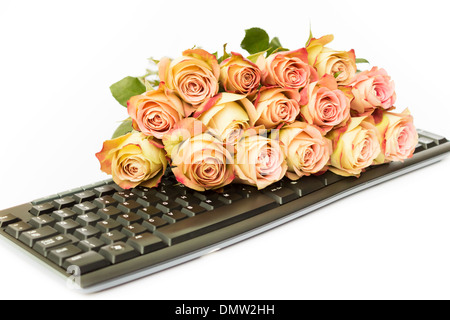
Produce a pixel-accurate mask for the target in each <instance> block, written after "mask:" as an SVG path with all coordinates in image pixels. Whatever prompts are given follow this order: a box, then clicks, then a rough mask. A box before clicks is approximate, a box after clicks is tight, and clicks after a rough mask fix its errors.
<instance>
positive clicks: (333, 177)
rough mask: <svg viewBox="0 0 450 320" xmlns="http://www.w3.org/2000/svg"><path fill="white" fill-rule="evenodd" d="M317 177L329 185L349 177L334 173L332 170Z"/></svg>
mask: <svg viewBox="0 0 450 320" xmlns="http://www.w3.org/2000/svg"><path fill="white" fill-rule="evenodd" d="M315 178H316V179H319V180H320V181H322V183H323V184H324V185H326V186H329V185H331V184H333V183H336V182H338V181H341V180H344V179H346V178H347V177H343V176H339V175H337V174H334V173H333V172H331V171H327V172H325V173H324V174H321V175H319V176H315Z"/></svg>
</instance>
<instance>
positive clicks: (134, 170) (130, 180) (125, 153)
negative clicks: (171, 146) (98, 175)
mask: <svg viewBox="0 0 450 320" xmlns="http://www.w3.org/2000/svg"><path fill="white" fill-rule="evenodd" d="M96 156H97V159H98V160H99V161H100V165H101V170H102V171H103V172H105V173H107V174H110V175H112V177H113V180H114V182H115V183H116V184H117V185H119V186H120V187H122V188H123V189H130V188H134V187H136V186H138V185H142V186H144V187H148V188H152V187H155V186H157V185H158V184H159V182H160V181H161V177H162V176H163V174H164V172H165V170H166V167H167V160H166V153H165V151H164V149H163V147H162V146H161V145H159V144H158V143H156V142H154V141H153V140H151V139H149V137H147V136H145V135H144V134H143V133H141V132H136V131H133V132H130V133H128V134H126V135H124V136H122V137H119V138H116V139H113V140H108V141H105V142H104V143H103V149H102V151H100V152H99V153H97V154H96Z"/></svg>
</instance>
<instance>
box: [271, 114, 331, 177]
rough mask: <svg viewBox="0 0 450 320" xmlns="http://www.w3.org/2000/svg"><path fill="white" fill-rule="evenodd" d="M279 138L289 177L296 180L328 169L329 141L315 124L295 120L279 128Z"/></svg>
mask: <svg viewBox="0 0 450 320" xmlns="http://www.w3.org/2000/svg"><path fill="white" fill-rule="evenodd" d="M279 139H280V142H281V143H282V144H283V146H284V150H285V155H286V161H287V165H288V171H287V172H286V176H287V177H288V178H289V179H291V180H297V179H299V178H301V177H303V176H309V175H311V174H315V173H319V172H322V171H327V170H328V167H327V164H328V161H329V160H330V155H331V153H332V146H331V141H330V140H329V139H327V138H325V137H324V136H322V133H321V131H320V130H319V129H317V128H316V127H315V126H313V125H310V124H307V123H305V122H300V121H296V122H294V123H293V124H290V125H288V126H286V127H283V128H282V129H281V130H280V132H279Z"/></svg>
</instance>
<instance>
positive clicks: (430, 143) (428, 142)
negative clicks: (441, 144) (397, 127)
mask: <svg viewBox="0 0 450 320" xmlns="http://www.w3.org/2000/svg"><path fill="white" fill-rule="evenodd" d="M419 143H420V144H421V145H422V146H423V147H424V148H425V149H430V148H433V147H436V146H437V143H436V141H434V140H433V139H430V138H427V137H424V136H419Z"/></svg>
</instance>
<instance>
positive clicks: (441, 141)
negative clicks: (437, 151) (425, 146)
mask: <svg viewBox="0 0 450 320" xmlns="http://www.w3.org/2000/svg"><path fill="white" fill-rule="evenodd" d="M417 132H418V133H419V135H420V136H424V137H425V138H428V139H431V140H434V142H436V143H437V144H444V143H446V142H447V139H446V138H445V137H443V136H440V135H437V134H434V133H431V132H428V131H424V130H417Z"/></svg>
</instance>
